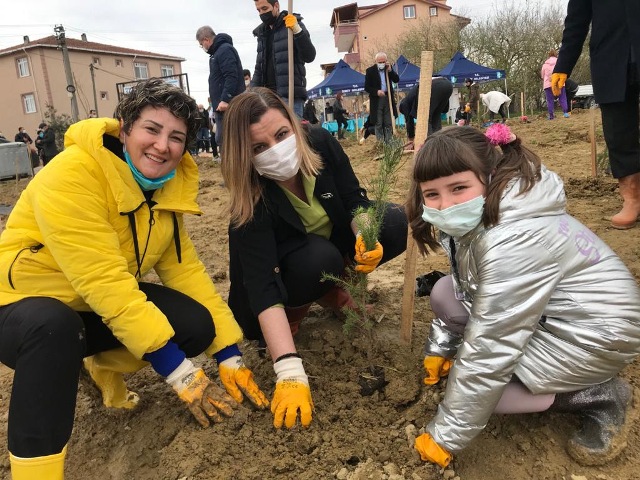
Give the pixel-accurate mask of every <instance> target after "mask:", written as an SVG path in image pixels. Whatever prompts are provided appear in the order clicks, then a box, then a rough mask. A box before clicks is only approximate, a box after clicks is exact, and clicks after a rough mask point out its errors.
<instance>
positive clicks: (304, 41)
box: [251, 10, 316, 100]
mask: <svg viewBox="0 0 640 480" xmlns="http://www.w3.org/2000/svg"><path fill="white" fill-rule="evenodd" d="M286 15H288V12H287V11H286V10H283V11H282V12H280V15H278V18H277V19H276V22H275V23H274V25H273V32H272V33H273V36H271V35H269V33H270V32H269V31H268V30H267V29H269V28H270V27H268V26H266V25H265V24H264V23H261V24H260V25H259V26H258V27H256V28H255V30H253V35H254V36H256V37H257V38H258V55H257V57H256V68H255V70H254V73H253V78H252V79H251V86H252V87H265V86H267V84H266V82H267V73H266V68H267V60H266V58H265V54H266V52H267V45H266V43H267V41H268V40H269V38H272V39H273V48H272V55H273V58H272V59H271V61H272V64H273V66H274V68H275V79H276V93H277V94H278V95H279V96H281V97H283V98H288V97H289V53H288V43H287V42H288V29H287V27H285V25H284V17H285V16H286ZM294 15H295V16H296V18H297V19H298V24H299V25H300V27H301V28H302V31H301V32H300V33H298V34H297V35H294V36H293V80H294V86H293V98H295V99H300V100H305V99H306V98H307V78H306V76H307V70H306V68H305V66H304V64H305V63H311V62H313V61H314V60H315V58H316V48H315V47H314V46H313V44H312V43H311V36H310V35H309V31H308V30H307V27H305V26H304V24H303V23H302V17H301V16H300V15H298V14H297V13H294Z"/></svg>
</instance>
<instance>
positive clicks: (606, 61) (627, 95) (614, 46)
mask: <svg viewBox="0 0 640 480" xmlns="http://www.w3.org/2000/svg"><path fill="white" fill-rule="evenodd" d="M638 25H640V2H638V0H610V1H608V2H603V1H601V0H569V3H568V6H567V16H566V18H565V21H564V32H563V34H562V46H561V48H560V52H559V53H558V61H557V62H556V66H555V68H554V70H553V75H552V77H551V88H552V89H553V90H554V94H555V92H556V91H558V92H559V91H560V90H561V89H562V87H563V86H564V85H565V82H566V80H567V77H568V76H569V75H570V74H571V71H572V70H573V67H575V65H576V62H577V61H578V58H579V57H580V53H581V52H582V45H583V44H584V41H585V39H586V37H587V34H588V33H589V27H591V40H590V43H589V53H590V57H591V79H592V83H593V92H594V95H595V99H596V101H597V102H598V104H600V111H601V112H602V130H603V132H604V139H605V142H606V144H607V148H608V149H609V163H610V165H611V173H612V174H613V176H614V177H615V178H617V179H618V187H619V191H620V195H621V196H622V199H623V204H622V210H620V212H618V213H617V214H615V215H614V216H613V217H612V218H611V226H612V227H613V228H617V229H621V230H625V229H628V228H631V227H633V226H634V225H635V224H636V221H637V219H638V216H639V215H640V133H639V127H640V116H639V114H638V107H639V105H638V95H639V94H640V70H639V57H640V28H638Z"/></svg>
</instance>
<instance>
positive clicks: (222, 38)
mask: <svg viewBox="0 0 640 480" xmlns="http://www.w3.org/2000/svg"><path fill="white" fill-rule="evenodd" d="M196 40H197V41H198V43H199V44H200V46H201V47H202V49H203V50H204V51H205V52H207V53H208V54H209V98H210V99H211V105H212V108H213V110H214V119H215V122H216V136H215V139H216V143H217V144H218V145H222V130H223V128H222V121H223V115H224V112H225V110H226V109H227V107H228V106H229V102H230V101H231V99H232V98H233V97H235V96H236V95H239V94H241V93H242V92H244V90H245V85H244V73H243V69H242V62H241V61H240V56H239V55H238V52H237V51H236V49H235V48H234V46H233V40H232V39H231V37H230V36H229V35H227V34H226V33H219V34H217V35H216V34H215V33H214V32H213V29H212V28H211V27H209V26H208V25H205V26H204V27H200V28H199V29H198V31H197V32H196Z"/></svg>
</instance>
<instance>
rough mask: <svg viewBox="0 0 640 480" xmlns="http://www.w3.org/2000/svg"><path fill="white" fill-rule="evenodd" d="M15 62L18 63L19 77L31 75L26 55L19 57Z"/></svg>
mask: <svg viewBox="0 0 640 480" xmlns="http://www.w3.org/2000/svg"><path fill="white" fill-rule="evenodd" d="M16 62H17V64H18V76H19V77H28V76H30V75H31V74H30V73H29V59H28V58H27V57H20V58H19V59H18V60H16Z"/></svg>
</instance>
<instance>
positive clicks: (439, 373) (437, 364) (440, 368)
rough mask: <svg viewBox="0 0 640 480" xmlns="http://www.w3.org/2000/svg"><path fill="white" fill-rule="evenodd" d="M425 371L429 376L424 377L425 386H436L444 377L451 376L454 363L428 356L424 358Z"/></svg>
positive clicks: (438, 357)
mask: <svg viewBox="0 0 640 480" xmlns="http://www.w3.org/2000/svg"><path fill="white" fill-rule="evenodd" d="M423 363H424V371H425V372H426V374H427V376H426V377H424V384H425V385H435V384H436V383H438V382H439V381H440V379H441V378H442V377H446V376H447V375H449V370H451V365H453V361H452V360H449V359H448V358H444V357H440V356H438V355H427V356H426V357H424V362H423Z"/></svg>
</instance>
